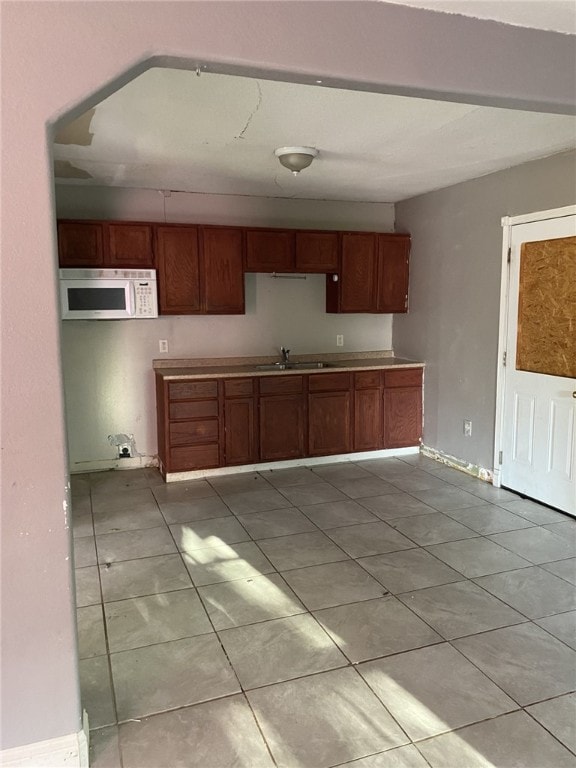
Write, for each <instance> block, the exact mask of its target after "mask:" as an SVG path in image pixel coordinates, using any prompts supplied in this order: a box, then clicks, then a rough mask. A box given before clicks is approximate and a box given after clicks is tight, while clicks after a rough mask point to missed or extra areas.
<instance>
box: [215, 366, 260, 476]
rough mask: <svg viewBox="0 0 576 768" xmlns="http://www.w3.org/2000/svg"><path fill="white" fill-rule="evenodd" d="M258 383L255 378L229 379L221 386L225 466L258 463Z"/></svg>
mask: <svg viewBox="0 0 576 768" xmlns="http://www.w3.org/2000/svg"><path fill="white" fill-rule="evenodd" d="M255 383H256V380H255V379H253V378H246V379H226V380H225V381H224V382H223V384H222V389H223V393H224V461H225V463H226V466H234V465H237V464H254V463H255V462H256V461H258V441H257V440H256V435H257V431H256V428H257V423H256V412H257V409H256V398H255Z"/></svg>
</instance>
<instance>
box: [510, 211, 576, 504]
mask: <svg viewBox="0 0 576 768" xmlns="http://www.w3.org/2000/svg"><path fill="white" fill-rule="evenodd" d="M574 235H576V216H563V217H561V218H556V219H548V220H544V221H535V222H531V223H526V224H517V225H514V226H512V227H511V240H510V246H511V251H510V267H509V269H510V273H509V295H508V318H507V321H508V322H507V334H506V335H507V342H506V367H505V369H504V417H503V430H502V441H501V445H502V458H501V470H500V472H501V484H502V485H503V486H505V487H507V488H510V489H511V490H515V491H518V492H519V493H522V494H524V495H526V496H530V497H531V498H534V499H537V500H538V501H541V502H543V503H544V504H549V505H550V506H552V507H556V508H557V509H560V510H563V511H564V512H568V513H570V514H572V515H576V423H575V422H576V379H575V378H572V376H573V375H574V374H573V365H574V363H575V362H576V361H575V360H572V361H571V362H570V361H569V362H568V364H567V365H568V368H567V369H566V370H569V376H564V375H549V374H547V373H543V372H533V371H532V370H520V369H519V367H524V368H525V367H526V366H525V365H522V360H517V352H518V347H519V346H520V354H521V355H522V348H523V345H524V337H522V336H521V335H520V336H519V331H522V323H523V315H522V312H523V309H521V317H520V324H519V317H518V310H519V292H521V288H522V290H523V289H524V285H525V283H524V282H522V286H521V277H520V275H521V273H520V267H521V259H522V258H524V259H526V258H527V254H528V253H529V251H526V250H524V251H523V249H522V245H523V244H525V243H528V244H532V243H534V244H536V247H537V248H540V250H542V243H541V241H552V240H557V239H559V238H572V237H574ZM563 244H567V245H566V246H564V245H563ZM563 244H562V247H566V248H567V249H568V250H566V251H565V257H564V258H565V261H564V263H566V259H568V260H569V263H572V259H576V251H573V250H572V243H571V241H563ZM555 245H556V247H559V246H560V244H552V247H554V246H555ZM527 247H528V248H531V247H534V246H532V245H529V246H527ZM575 247H576V246H575ZM523 254H524V256H523ZM527 263H528V262H524V269H525V270H526V264H527ZM522 274H523V275H525V274H526V272H523V273H522ZM568 279H569V276H568V275H566V278H565V280H564V282H562V279H560V280H559V281H558V283H557V290H556V295H554V293H555V292H554V291H550V290H548V292H549V294H550V296H549V297H548V298H547V299H546V301H545V302H544V303H545V304H546V306H548V307H550V312H547V311H546V312H542V314H541V319H539V318H538V317H536V323H535V322H534V320H535V319H534V318H532V319H531V322H532V323H533V325H535V326H536V328H535V333H536V334H539V333H540V335H541V336H542V334H541V331H542V328H546V327H547V324H548V322H549V319H550V316H551V315H550V313H553V311H554V304H555V302H556V304H557V305H558V306H560V303H561V302H563V301H564V302H565V303H564V304H562V305H561V306H562V309H561V310H559V311H561V312H563V313H564V318H563V326H562V328H563V330H562V331H561V332H560V334H561V336H560V338H562V339H563V344H564V351H563V352H562V354H563V356H564V358H565V359H566V350H568V354H569V356H570V357H571V356H572V354H573V350H574V349H575V346H574V343H573V340H574V339H575V338H576V306H575V305H574V284H573V283H572V282H571V283H570V284H567V283H566V280H568ZM570 279H571V280H573V275H572V278H570ZM522 280H523V281H524V280H525V278H524V277H522ZM537 281H538V278H537V272H535V273H534V275H533V277H532V285H533V286H535V285H537ZM532 290H535V289H534V287H533V288H532ZM567 299H568V303H569V305H570V306H571V309H570V313H569V314H570V317H569V318H568V323H566V312H565V307H566V300H567ZM521 306H523V305H522V303H521ZM538 326H540V327H538ZM564 333H568V334H574V336H564V335H563V334H564ZM543 339H544V342H543ZM566 340H568V341H567V343H566ZM526 343H528V342H526ZM539 343H540V348H539V349H538V350H537V351H535V352H534V353H533V358H534V357H535V358H538V356H540V358H542V359H544V358H546V357H547V355H548V352H549V351H550V348H551V347H550V346H546V343H545V335H544V336H543V337H542V338H540V340H539ZM550 344H551V345H553V342H550ZM535 367H538V366H537V365H536V366H535ZM542 368H544V369H545V370H549V368H546V365H543V366H542Z"/></svg>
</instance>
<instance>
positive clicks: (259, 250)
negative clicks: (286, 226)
mask: <svg viewBox="0 0 576 768" xmlns="http://www.w3.org/2000/svg"><path fill="white" fill-rule="evenodd" d="M293 270H294V232H293V231H290V230H283V229H248V230H246V271H247V272H285V271H293Z"/></svg>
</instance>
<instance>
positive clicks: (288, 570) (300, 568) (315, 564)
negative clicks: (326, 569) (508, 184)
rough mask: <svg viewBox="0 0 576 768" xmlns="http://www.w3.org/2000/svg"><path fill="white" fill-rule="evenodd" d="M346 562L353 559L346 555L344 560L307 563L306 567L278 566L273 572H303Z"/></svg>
mask: <svg viewBox="0 0 576 768" xmlns="http://www.w3.org/2000/svg"><path fill="white" fill-rule="evenodd" d="M348 561H352V562H353V561H354V558H353V557H350V555H346V557H345V558H340V559H338V560H325V561H323V562H321V563H309V564H308V565H292V566H290V568H279V567H278V566H275V571H276V573H289V572H290V571H303V570H304V569H305V568H317V567H319V566H321V565H336V563H346V562H348ZM263 575H265V574H263Z"/></svg>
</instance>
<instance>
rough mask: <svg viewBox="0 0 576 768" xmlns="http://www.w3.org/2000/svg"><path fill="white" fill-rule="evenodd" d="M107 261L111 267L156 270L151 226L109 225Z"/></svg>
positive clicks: (107, 228)
mask: <svg viewBox="0 0 576 768" xmlns="http://www.w3.org/2000/svg"><path fill="white" fill-rule="evenodd" d="M106 235H107V238H106V248H107V250H106V256H105V261H106V263H107V264H108V265H109V266H110V267H114V268H116V267H118V268H124V267H141V268H142V269H154V248H153V245H152V225H151V224H110V223H109V224H107V225H106Z"/></svg>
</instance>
